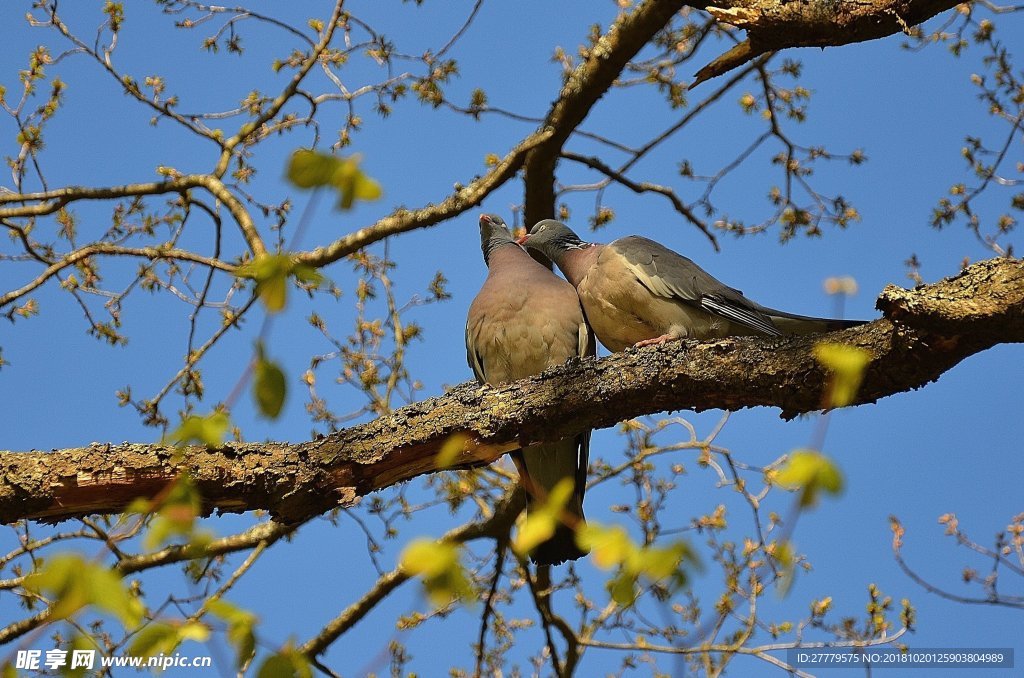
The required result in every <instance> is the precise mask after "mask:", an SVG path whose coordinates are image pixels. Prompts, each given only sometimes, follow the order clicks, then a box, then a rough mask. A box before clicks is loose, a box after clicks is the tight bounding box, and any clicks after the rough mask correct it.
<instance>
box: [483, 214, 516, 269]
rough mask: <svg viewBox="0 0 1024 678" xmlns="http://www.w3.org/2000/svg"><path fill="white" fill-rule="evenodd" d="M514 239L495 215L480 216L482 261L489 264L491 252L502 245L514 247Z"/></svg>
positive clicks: (502, 221) (501, 220)
mask: <svg viewBox="0 0 1024 678" xmlns="http://www.w3.org/2000/svg"><path fill="white" fill-rule="evenodd" d="M515 242H516V241H515V238H513V237H512V233H511V232H509V230H508V226H506V225H505V220H504V219H502V218H501V217H499V216H498V215H497V214H481V215H480V247H481V249H483V252H484V261H485V262H487V263H490V259H491V252H493V251H494V250H495V248H497V247H501V246H502V245H514V244H515Z"/></svg>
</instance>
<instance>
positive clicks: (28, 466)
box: [0, 258, 1024, 522]
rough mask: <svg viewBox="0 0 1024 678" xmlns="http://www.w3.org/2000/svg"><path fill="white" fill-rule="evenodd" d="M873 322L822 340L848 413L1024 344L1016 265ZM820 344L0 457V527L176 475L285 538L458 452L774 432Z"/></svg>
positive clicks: (656, 353)
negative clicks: (778, 413)
mask: <svg viewBox="0 0 1024 678" xmlns="http://www.w3.org/2000/svg"><path fill="white" fill-rule="evenodd" d="M878 307H879V308H880V309H882V310H883V311H884V312H885V313H886V316H887V317H886V318H882V319H879V320H876V321H875V322H872V323H870V324H868V325H864V326H862V327H858V328H854V329H849V330H844V331H842V332H836V333H833V334H831V335H828V337H827V341H832V342H841V343H845V344H849V345H854V346H859V347H860V348H863V349H865V350H867V351H868V352H870V354H871V356H872V360H871V363H870V365H869V366H868V368H867V370H866V371H865V374H864V379H863V383H862V386H861V389H860V392H859V393H858V395H857V399H856V402H855V403H854V404H862V403H873V402H875V401H877V400H879V399H880V398H883V397H885V396H888V395H892V394H895V393H900V392H904V391H909V390H912V389H916V388H920V387H921V386H924V385H925V384H927V383H929V382H931V381H934V380H936V379H937V378H938V377H939V376H940V375H942V373H943V372H945V371H947V370H949V369H951V368H952V367H953V366H954V365H956V364H957V363H959V362H960V361H961V360H963V359H964V358H966V357H968V356H970V355H973V354H975V353H978V352H980V351H983V350H985V349H988V348H991V347H992V346H994V345H996V344H1000V343H1009V342H1014V343H1020V342H1024V261H1021V260H1018V259H1008V258H1003V259H992V260H989V261H984V262H980V263H977V264H974V265H973V266H971V267H969V268H967V269H965V270H964V271H963V272H961V273H960V274H959V275H957V276H955V277H953V278H949V279H946V280H943V281H941V282H939V283H936V284H934V285H928V286H924V287H921V288H918V289H915V290H904V289H900V288H898V287H895V286H889V287H887V288H886V289H885V290H884V291H883V293H882V295H881V297H880V299H879V301H878ZM823 339H824V337H823V336H805V337H796V336H794V337H780V338H758V337H734V338H730V339H724V340H719V341H714V342H706V343H701V342H695V341H689V342H669V343H667V344H664V345H661V346H655V347H649V348H645V349H642V350H631V351H627V352H624V353H617V354H615V355H612V356H610V357H607V358H603V359H601V360H594V359H588V360H572V361H570V362H568V363H566V364H564V365H562V366H559V367H557V368H554V369H551V370H548V371H547V372H545V373H544V374H542V375H540V376H538V377H533V378H531V379H525V380H522V381H518V382H515V383H511V384H505V385H502V386H499V387H493V388H492V387H484V388H481V387H479V386H477V385H476V384H474V383H465V384H462V385H461V386H458V387H456V388H454V389H452V390H451V391H450V392H448V393H446V394H445V395H442V396H439V397H436V398H430V399H427V400H424V401H421V402H418V403H414V404H411V405H408V406H406V407H403V408H401V409H399V410H396V411H394V412H393V413H391V414H389V415H386V416H383V417H380V418H379V419H376V420H374V421H371V422H368V423H366V424H360V425H358V426H353V427H351V428H348V429H345V430H342V431H339V432H337V433H335V434H333V435H331V436H329V437H324V438H320V439H317V440H313V441H310V442H305V443H300V444H285V443H239V444H234V443H232V444H227V445H225V446H224V447H222V448H220V449H205V448H201V447H190V448H187V449H185V450H184V451H182V452H180V454H175V451H174V450H173V449H172V448H168V447H165V446H161V445H149V444H131V443H124V444H121V445H104V444H92V445H90V446H87V447H81V448H74V449H66V450H56V451H53V452H49V453H45V452H25V453H14V452H2V453H0V521H3V522H10V521H14V520H18V519H33V520H42V521H58V520H63V519H66V518H71V517H75V516H80V515H84V514H89V513H111V512H120V511H122V510H124V508H125V506H127V504H128V503H129V502H130V501H131V500H132V499H133V498H135V497H138V496H153V495H155V494H156V493H157V492H159V491H160V490H161V489H162V488H163V487H164V486H165V485H166V484H167V483H168V482H170V481H171V480H172V479H173V478H175V477H176V476H177V474H178V473H180V472H182V471H187V472H188V473H189V474H190V475H191V476H192V477H193V478H194V479H195V481H196V482H197V484H198V486H199V490H200V492H201V494H202V496H203V498H204V501H205V502H206V506H205V509H206V511H212V510H214V509H217V510H220V511H226V512H240V511H248V510H253V509H266V510H268V511H270V513H271V514H272V515H273V516H275V517H276V518H278V519H279V520H281V521H284V522H297V521H301V520H304V519H306V518H309V517H311V516H314V515H318V514H320V513H322V512H324V511H327V510H329V509H332V508H335V507H338V506H351V505H352V504H354V503H355V502H356V500H357V498H358V497H361V496H364V495H366V494H369V493H370V492H374V491H376V490H379V489H382V488H385V487H388V486H390V485H394V484H395V483H399V482H402V481H405V480H409V479H411V478H414V477H416V476H418V475H422V474H424V473H432V472H436V471H438V470H441V469H439V468H438V465H437V460H436V458H437V454H438V452H439V450H440V449H441V447H442V446H443V445H444V443H445V442H446V441H448V440H450V439H452V437H453V436H462V437H463V439H464V441H465V442H464V445H463V451H462V452H461V453H460V454H459V455H458V457H457V458H456V460H455V464H456V465H457V466H459V467H469V466H476V465H481V464H488V463H490V462H492V461H494V460H495V459H497V458H498V457H500V456H501V455H502V454H504V453H506V452H508V451H510V450H514V449H517V448H519V447H521V446H523V445H529V444H534V443H539V442H549V441H555V440H560V439H563V438H566V437H569V436H572V435H575V434H577V433H579V432H580V431H583V430H586V429H593V428H605V427H609V426H613V425H615V424H616V423H617V422H619V421H622V420H624V419H629V418H632V417H637V416H642V415H648V414H653V413H657V412H664V411H669V410H683V409H685V410H694V411H702V410H707V409H712V408H715V409H727V410H737V409H741V408H745V407H757V406H771V407H778V408H780V409H781V410H782V416H783V417H784V418H792V417H794V416H796V415H797V414H800V413H802V412H811V411H814V410H817V409H820V408H821V403H822V402H823V394H824V391H825V389H826V388H827V386H828V381H829V375H828V373H827V372H826V370H825V369H824V368H823V367H822V366H821V365H820V364H819V363H818V362H817V361H816V360H815V359H814V358H813V356H812V349H813V347H814V345H815V344H816V343H818V342H820V341H822V340H823Z"/></svg>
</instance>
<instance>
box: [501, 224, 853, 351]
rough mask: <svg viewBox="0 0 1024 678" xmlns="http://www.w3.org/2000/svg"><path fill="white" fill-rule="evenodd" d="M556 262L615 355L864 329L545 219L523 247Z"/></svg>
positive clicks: (669, 256)
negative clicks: (690, 342) (748, 293)
mask: <svg viewBox="0 0 1024 678" xmlns="http://www.w3.org/2000/svg"><path fill="white" fill-rule="evenodd" d="M518 242H519V243H520V244H523V245H525V246H526V247H529V248H532V249H536V250H538V251H540V252H541V253H542V254H544V255H545V256H546V257H548V258H549V259H551V260H552V261H554V262H555V264H556V265H557V266H558V268H559V269H560V270H561V271H562V273H564V274H565V277H566V278H567V279H568V280H569V282H570V283H572V284H573V285H574V286H575V287H576V291H577V292H578V293H579V296H580V302H581V303H582V304H583V310H584V311H586V314H587V319H588V320H589V321H590V326H591V327H593V328H594V333H595V334H596V335H597V338H598V339H600V340H601V343H602V344H604V345H605V346H607V347H608V349H609V350H611V351H622V350H624V349H626V348H628V347H629V346H646V345H649V344H660V343H663V342H665V341H668V340H670V339H685V338H691V339H715V338H720V337H730V336H736V335H748V334H755V335H768V336H780V335H783V334H811V333H815V332H830V331H832V330H838V329H843V328H846V327H854V326H856V325H862V324H863V323H864V321H860V320H830V319H828V318H812V317H808V316H802V315H793V314H792V313H786V312H784V311H778V310H775V309H773V308H768V307H766V306H761V305H760V304H757V303H755V302H753V301H751V300H750V299H747V298H746V297H745V296H743V293H742V292H740V291H739V290H736V289H733V288H731V287H729V286H727V285H724V284H723V283H721V282H719V281H718V280H716V279H715V278H713V277H712V276H711V275H710V274H709V273H707V272H706V271H705V270H704V269H702V268H701V267H700V266H698V265H697V264H695V263H693V262H692V261H690V260H689V259H687V258H686V257H684V256H682V255H680V254H677V253H676V252H673V251H672V250H670V249H668V248H667V247H665V246H664V245H660V244H658V243H656V242H654V241H653V240H648V239H647V238H642V237H640V236H638V235H631V236H628V237H625V238H620V239H618V240H616V241H614V242H612V243H609V244H607V245H600V244H596V243H587V242H583V241H582V240H581V239H580V238H579V236H577V235H576V234H575V233H573V232H572V231H571V230H570V229H569V227H568V226H566V225H565V224H563V223H561V222H558V221H554V220H553V219H545V220H544V221H539V222H537V224H536V225H535V226H534V227H533V228H532V229H530V232H529V234H527V235H526V236H524V237H523V238H520V239H519V241H518Z"/></svg>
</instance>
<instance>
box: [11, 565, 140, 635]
mask: <svg viewBox="0 0 1024 678" xmlns="http://www.w3.org/2000/svg"><path fill="white" fill-rule="evenodd" d="M25 588H26V589H27V590H29V591H32V592H35V593H39V594H45V595H46V596H47V597H49V598H50V599H51V600H53V604H52V606H51V608H50V614H51V617H52V618H54V619H66V618H68V617H70V616H72V615H74V614H75V613H76V612H78V611H79V610H80V609H82V608H83V607H85V606H87V605H93V606H95V607H97V608H99V609H101V610H104V611H106V612H109V613H110V614H112V615H114V616H115V617H117V618H118V619H119V620H120V621H121V623H122V624H123V625H124V626H125V627H126V628H130V627H134V626H136V625H137V624H138V623H139V622H140V621H141V620H142V613H143V612H144V608H143V606H142V603H141V602H139V600H138V599H137V598H136V597H135V596H133V595H132V594H131V593H129V592H128V589H127V588H126V587H125V586H124V583H123V582H122V581H121V578H120V576H118V575H117V574H116V573H115V572H114V571H113V570H111V569H109V568H107V567H106V566H104V565H102V564H100V563H95V562H92V561H87V560H85V559H84V558H82V557H81V556H79V555H77V554H74V553H62V554H58V555H56V556H54V557H53V558H51V559H48V560H47V561H46V562H45V563H44V565H43V567H42V569H40V570H39V571H37V572H35V573H33V574H31V575H29V576H28V577H27V578H26V579H25Z"/></svg>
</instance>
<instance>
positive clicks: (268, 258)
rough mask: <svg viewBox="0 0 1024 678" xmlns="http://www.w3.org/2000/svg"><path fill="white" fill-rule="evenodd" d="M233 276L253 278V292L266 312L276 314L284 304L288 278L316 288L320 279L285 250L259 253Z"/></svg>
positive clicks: (311, 269) (319, 283) (318, 274)
mask: <svg viewBox="0 0 1024 678" xmlns="http://www.w3.org/2000/svg"><path fill="white" fill-rule="evenodd" d="M235 276H236V277H238V278H249V279H251V280H255V281H256V295H257V296H259V298H260V301H261V302H263V306H264V307H265V308H266V309H267V311H268V312H269V313H278V312H280V311H282V310H284V307H285V306H286V305H287V303H288V278H289V277H294V278H295V279H296V280H298V281H299V282H301V283H303V284H305V285H308V286H311V287H319V286H320V285H321V284H322V283H323V282H324V276H323V274H322V273H320V271H318V270H317V269H315V268H313V267H312V266H307V265H305V264H299V263H296V262H295V258H294V257H293V256H292V255H291V254H287V253H283V254H261V255H260V256H258V257H256V258H255V259H253V260H252V261H250V262H248V263H246V264H243V265H242V266H239V267H238V268H237V269H236V270H235Z"/></svg>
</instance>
